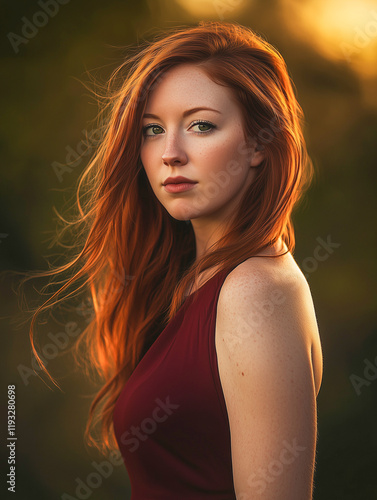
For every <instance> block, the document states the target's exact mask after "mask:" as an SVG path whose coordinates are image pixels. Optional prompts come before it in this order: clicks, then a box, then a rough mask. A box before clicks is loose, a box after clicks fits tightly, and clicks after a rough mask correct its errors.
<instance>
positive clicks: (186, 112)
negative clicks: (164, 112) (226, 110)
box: [143, 106, 221, 119]
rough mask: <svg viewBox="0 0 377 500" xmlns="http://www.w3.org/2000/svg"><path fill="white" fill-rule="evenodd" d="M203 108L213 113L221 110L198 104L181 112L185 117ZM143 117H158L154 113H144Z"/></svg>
mask: <svg viewBox="0 0 377 500" xmlns="http://www.w3.org/2000/svg"><path fill="white" fill-rule="evenodd" d="M203 109H205V110H207V111H214V112H215V113H219V114H220V115H221V111H218V110H217V109H213V108H207V107H206V106H200V107H197V108H192V109H187V110H186V111H184V112H183V114H182V116H183V118H185V117H186V116H188V115H192V114H193V113H196V112H197V111H202V110H203ZM143 118H157V119H158V118H159V116H157V115H154V114H153V113H144V115H143Z"/></svg>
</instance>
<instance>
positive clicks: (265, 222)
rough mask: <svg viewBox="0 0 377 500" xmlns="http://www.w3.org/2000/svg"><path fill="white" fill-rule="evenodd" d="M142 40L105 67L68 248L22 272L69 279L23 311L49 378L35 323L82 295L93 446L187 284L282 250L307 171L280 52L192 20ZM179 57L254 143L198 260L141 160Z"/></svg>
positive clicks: (108, 430)
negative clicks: (226, 95) (213, 238)
mask: <svg viewBox="0 0 377 500" xmlns="http://www.w3.org/2000/svg"><path fill="white" fill-rule="evenodd" d="M143 44H144V45H142V46H141V47H140V46H139V47H137V50H135V53H133V54H131V55H130V56H129V57H128V58H127V60H125V61H124V62H122V64H121V65H120V66H119V67H117V69H116V70H115V71H113V73H112V74H111V77H110V79H109V84H108V86H107V87H106V94H105V98H106V101H105V102H104V105H103V106H102V112H103V111H104V110H105V112H104V116H106V120H104V122H103V126H102V129H103V131H102V137H101V140H100V141H99V142H98V144H97V147H96V150H95V152H94V154H93V155H92V157H91V159H90V161H89V162H88V165H87V166H86V168H85V170H84V171H83V172H82V173H81V175H80V177H79V182H78V186H77V193H76V201H75V206H76V208H77V213H75V216H74V217H73V219H71V220H65V219H64V218H62V221H63V224H64V229H63V231H62V232H61V233H60V235H59V236H61V234H62V233H63V232H64V231H65V230H66V229H71V230H72V231H74V233H73V234H74V240H73V241H74V244H73V245H72V246H71V249H74V252H73V254H72V256H70V258H69V259H67V255H68V253H67V254H66V255H65V258H66V260H67V262H65V263H64V264H63V265H61V266H54V267H53V268H52V269H50V270H49V271H42V272H34V273H33V274H32V275H30V273H29V275H28V276H29V277H28V278H26V279H30V277H33V276H34V277H35V276H39V277H41V276H46V277H51V278H55V277H56V276H62V275H64V273H68V274H69V276H68V278H65V279H64V280H63V281H60V282H56V283H57V284H59V287H58V290H57V291H56V292H55V293H53V294H52V296H51V297H49V299H48V300H46V301H45V302H44V303H43V304H42V305H40V306H39V307H38V308H36V310H35V311H33V312H34V314H33V317H32V321H31V325H30V340H31V346H32V350H33V353H34V355H35V357H36V359H37V361H38V363H39V364H40V366H41V368H42V369H43V370H44V371H45V373H46V374H47V375H48V376H49V377H50V379H51V380H52V381H53V382H54V383H55V384H56V381H55V380H54V379H53V378H52V377H51V375H50V374H49V372H48V371H47V369H46V367H45V365H44V363H43V361H42V359H41V358H40V356H39V354H38V352H37V350H36V349H35V343H34V333H33V332H34V326H35V321H36V318H37V316H38V314H40V313H41V312H42V311H46V310H47V309H49V308H51V307H52V306H54V305H56V304H57V303H58V302H61V301H62V300H63V299H67V298H68V297H70V296H76V295H77V294H78V292H79V291H80V290H81V291H85V293H88V294H89V296H90V298H91V303H92V306H93V316H92V318H91V320H90V322H89V324H88V325H87V326H86V328H85V329H84V330H83V332H82V333H81V335H80V336H79V338H78V339H77V342H76V343H75V345H74V353H75V359H76V361H77V362H78V363H82V364H83V366H84V367H86V368H88V370H87V372H88V373H89V372H92V373H93V370H94V373H96V374H97V375H98V376H99V377H100V379H101V389H100V390H99V392H98V393H97V394H96V396H95V398H94V399H93V401H92V403H91V407H90V410H89V416H88V421H87V425H86V430H85V438H86V443H87V444H89V445H91V446H95V447H96V448H98V449H99V450H101V451H102V452H105V451H108V450H109V449H113V448H116V447H117V444H116V441H115V436H114V429H113V423H112V417H113V409H114V405H115V403H116V400H117V398H118V396H119V393H120V391H121V390H122V388H123V387H124V385H125V383H126V382H127V380H128V378H129V377H130V375H131V373H132V372H133V370H134V369H135V367H136V366H137V364H138V363H139V361H140V360H141V358H142V357H143V355H144V354H145V352H146V351H147V349H148V348H149V347H150V346H151V344H152V343H153V342H154V341H155V340H156V338H157V337H158V336H159V334H160V333H161V332H162V330H163V329H164V327H165V326H166V325H167V323H168V322H169V321H170V320H171V319H172V318H173V316H174V315H175V314H176V312H177V310H178V309H179V308H180V306H181V305H182V304H183V302H184V300H185V291H186V290H187V289H188V287H189V285H190V284H192V283H196V282H197V279H198V277H199V275H200V273H202V272H203V271H204V270H205V269H210V268H212V267H213V266H218V267H219V269H220V271H221V270H223V269H224V270H225V269H229V268H232V267H234V266H236V265H237V264H239V263H241V262H243V261H244V260H246V259H248V258H250V257H253V256H254V255H256V254H257V253H258V252H260V251H261V250H263V249H265V248H267V247H269V246H270V245H273V244H274V243H275V242H276V241H277V240H278V239H279V238H280V237H281V238H282V241H284V243H285V244H286V245H287V248H288V251H290V252H293V250H294V246H295V238H294V230H293V225H292V221H291V215H292V210H293V208H294V207H295V206H296V205H297V203H298V201H299V200H300V199H301V198H302V195H303V193H304V191H305V190H306V188H307V187H308V186H309V185H310V182H311V179H312V176H313V166H312V163H311V161H310V158H309V156H308V154H307V150H306V145H305V141H304V137H303V132H302V126H303V113H302V110H301V108H300V106H299V104H298V102H297V100H296V97H295V93H294V90H293V83H292V82H291V79H290V77H289V75H288V71H287V68H286V65H285V62H284V60H283V58H282V56H281V55H280V54H279V52H278V51H277V50H276V49H275V48H274V47H272V46H271V45H270V44H269V43H267V42H266V41H265V40H264V39H263V38H262V37H261V36H259V35H257V34H256V33H254V32H253V31H252V30H251V29H249V28H246V27H244V26H242V25H239V24H238V23H228V22H214V21H209V22H204V21H202V22H200V23H199V24H198V25H196V26H193V27H187V26H184V27H182V26H181V27H179V28H173V29H171V30H170V32H169V33H166V32H165V33H161V34H158V35H157V36H155V38H154V39H153V41H144V42H143ZM182 63H192V64H196V65H199V66H200V67H201V68H202V69H203V70H204V71H205V72H206V74H207V75H208V77H209V78H211V79H212V80H213V81H214V82H216V83H218V84H220V85H225V86H227V87H229V88H231V89H233V91H234V93H235V96H236V98H237V100H238V102H239V104H240V105H241V108H242V111H243V120H244V123H243V126H244V133H245V138H252V139H254V140H255V141H256V143H257V144H258V147H260V148H263V149H264V160H263V161H262V163H261V164H260V165H259V166H258V167H257V174H256V177H255V178H254V180H253V182H252V183H251V185H250V186H249V188H248V190H247V191H246V192H245V195H244V197H243V199H242V200H241V202H240V203H239V205H238V207H237V211H236V213H235V214H234V217H233V218H232V220H231V221H230V222H229V225H228V226H227V230H226V232H225V234H224V235H223V236H222V238H221V239H220V240H219V241H218V242H217V243H216V245H214V246H213V247H211V248H210V251H208V252H207V253H206V254H205V255H204V256H202V257H201V258H200V259H199V260H198V261H195V235H194V232H193V228H192V225H191V224H190V223H189V221H181V220H176V219H174V218H173V217H171V216H170V214H169V213H168V212H167V211H166V209H165V208H164V207H163V206H162V205H161V203H160V202H159V201H158V200H157V198H156V196H155V195H154V193H153V191H152V189H151V186H150V184H149V181H148V179H147V177H146V174H145V171H144V168H143V165H142V163H141V160H140V146H141V142H142V115H143V113H144V110H145V107H146V102H147V98H148V95H149V93H150V92H151V90H153V88H155V86H156V85H158V83H159V81H160V80H161V78H162V77H163V75H164V73H165V72H166V71H167V70H169V69H170V68H173V67H175V66H177V65H179V64H182ZM245 144H246V143H245ZM285 253H286V252H285ZM281 255H284V254H281ZM278 256H279V255H278ZM275 257H276V256H275ZM81 280H82V282H81ZM50 283H54V281H50ZM62 283H63V284H62ZM79 283H80V284H79ZM71 286H74V290H73V291H72V292H70V293H68V290H69V287H71ZM97 426H99V429H97ZM95 431H99V435H98V434H97V432H95ZM97 438H99V439H97Z"/></svg>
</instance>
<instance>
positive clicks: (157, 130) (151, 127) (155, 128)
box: [143, 125, 162, 136]
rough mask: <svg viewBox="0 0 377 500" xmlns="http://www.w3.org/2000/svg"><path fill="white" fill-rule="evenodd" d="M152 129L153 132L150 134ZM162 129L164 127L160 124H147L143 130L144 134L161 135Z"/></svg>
mask: <svg viewBox="0 0 377 500" xmlns="http://www.w3.org/2000/svg"><path fill="white" fill-rule="evenodd" d="M149 130H151V131H152V133H151V134H149V133H148V131H149ZM161 131H162V128H161V127H160V126H159V125H147V126H146V127H144V129H143V132H144V135H149V136H150V135H159V134H160V133H161Z"/></svg>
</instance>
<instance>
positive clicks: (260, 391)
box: [215, 253, 322, 500]
mask: <svg viewBox="0 0 377 500" xmlns="http://www.w3.org/2000/svg"><path fill="white" fill-rule="evenodd" d="M215 344H216V352H217V360H218V369H219V376H220V381H221V385H222V389H223V394H224V398H225V402H226V407H227V411H228V416H229V425H230V432H231V443H232V464H233V478H234V484H235V490H236V494H237V498H238V497H240V498H244V497H245V495H246V498H253V497H254V496H255V494H256V493H258V498H261V499H266V500H267V499H270V498H276V499H278V498H279V499H280V498H281V499H283V498H291V499H292V500H296V499H297V500H303V499H305V500H309V499H311V498H312V489H313V476H314V470H315V456H316V437H317V422H316V396H317V395H318V391H319V388H320V384H321V378H322V353H321V348H320V341H319V333H318V327H317V322H316V317H315V312H314V307H313V302H312V298H311V293H310V289H309V285H308V283H307V281H306V279H305V277H304V275H303V274H302V272H301V271H300V269H299V267H298V266H297V264H296V263H295V261H294V259H293V257H292V255H290V254H289V253H288V254H286V255H284V256H282V257H278V258H251V259H248V260H247V261H245V262H243V263H242V264H240V265H238V266H237V267H236V268H234V269H233V270H232V271H231V272H230V273H229V274H228V276H227V277H226V279H225V280H224V283H223V285H222V287H221V289H220V294H219V298H218V304H217V313H216V332H215ZM250 450H252V453H250ZM297 457H299V458H298V459H296V458H297ZM276 464H277V465H278V467H279V471H280V472H283V470H284V474H281V473H280V472H279V474H278V475H277V474H276V473H275V472H276V468H275V465H276ZM259 471H265V472H266V473H267V476H266V475H264V474H263V475H262V474H261V473H259ZM268 472H271V474H270V477H268Z"/></svg>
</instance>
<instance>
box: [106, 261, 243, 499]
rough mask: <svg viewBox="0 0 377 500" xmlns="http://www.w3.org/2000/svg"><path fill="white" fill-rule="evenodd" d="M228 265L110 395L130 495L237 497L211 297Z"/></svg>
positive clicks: (215, 298)
mask: <svg viewBox="0 0 377 500" xmlns="http://www.w3.org/2000/svg"><path fill="white" fill-rule="evenodd" d="M228 272H229V271H226V270H222V271H218V272H217V273H216V274H215V275H214V276H213V277H212V278H210V279H209V280H208V281H207V282H206V283H204V285H202V286H201V287H200V288H199V289H198V290H196V291H195V292H194V293H193V294H191V295H189V296H188V297H187V299H186V300H185V302H184V303H183V304H182V306H181V307H180V309H179V310H178V311H177V313H176V315H175V316H174V317H173V318H172V320H171V321H170V322H169V324H168V325H167V326H166V327H165V329H164V330H163V332H162V333H161V334H160V336H159V337H158V338H157V339H156V340H155V342H154V343H153V344H152V346H151V347H150V348H149V350H148V351H147V352H146V354H145V355H144V357H143V358H142V359H141V361H140V363H139V364H138V365H137V367H136V368H135V370H134V371H133V373H132V375H131V377H130V378H129V380H128V381H127V383H126V385H125V387H124V388H123V390H122V392H121V394H120V396H119V398H118V400H117V402H116V405H115V409H114V417H113V419H114V430H115V435H116V439H117V442H118V445H119V449H120V451H121V453H122V456H123V460H124V463H125V466H126V469H127V472H128V475H129V478H130V483H131V500H152V499H153V500H158V499H161V500H162V499H163V500H186V499H187V500H188V499H190V500H200V499H216V500H235V499H236V495H235V491H234V484H233V474H232V461H231V447H230V429H229V420H228V414H227V409H226V404H225V400H224V395H223V391H222V387H221V382H220V378H219V372H218V365H217V355H216V350H215V323H216V309H217V301H218V296H219V292H220V288H221V286H222V284H223V282H224V280H225V277H226V276H227V274H228ZM196 295H197V297H196V298H195V300H194V301H193V298H194V296H196Z"/></svg>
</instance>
